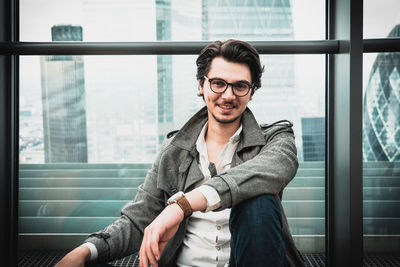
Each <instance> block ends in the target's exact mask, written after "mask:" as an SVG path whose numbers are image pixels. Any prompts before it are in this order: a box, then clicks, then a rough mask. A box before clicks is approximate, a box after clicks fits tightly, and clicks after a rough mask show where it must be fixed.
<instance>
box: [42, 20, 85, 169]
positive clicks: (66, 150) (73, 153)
mask: <svg viewBox="0 0 400 267" xmlns="http://www.w3.org/2000/svg"><path fill="white" fill-rule="evenodd" d="M51 33H52V40H53V41H82V27H80V26H71V25H58V26H53V27H52V29H51ZM41 74H42V77H41V80H42V107H43V132H44V133H43V135H44V136H43V140H44V150H45V153H44V156H45V162H46V163H67V162H87V161H88V152H87V151H88V149H87V134H86V104H85V79H84V64H83V59H82V57H81V56H47V57H42V58H41Z"/></svg>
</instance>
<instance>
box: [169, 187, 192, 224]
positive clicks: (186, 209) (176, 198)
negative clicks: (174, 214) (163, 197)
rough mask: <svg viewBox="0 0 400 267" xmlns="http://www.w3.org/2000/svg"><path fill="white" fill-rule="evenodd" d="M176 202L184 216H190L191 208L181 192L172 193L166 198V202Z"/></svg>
mask: <svg viewBox="0 0 400 267" xmlns="http://www.w3.org/2000/svg"><path fill="white" fill-rule="evenodd" d="M174 203H176V204H178V205H179V207H181V209H182V210H183V213H184V216H185V218H187V217H190V215H192V213H193V210H192V207H191V206H190V203H189V201H188V200H187V199H186V197H185V194H184V193H183V192H178V193H176V194H174V195H172V196H171V197H170V198H169V199H168V200H167V204H168V205H171V204H174Z"/></svg>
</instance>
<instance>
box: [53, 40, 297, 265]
mask: <svg viewBox="0 0 400 267" xmlns="http://www.w3.org/2000/svg"><path fill="white" fill-rule="evenodd" d="M196 63H197V79H198V81H199V95H200V96H202V97H203V99H204V101H205V103H206V107H204V108H203V109H201V110H200V111H199V112H198V113H196V114H195V115H194V116H193V117H192V118H191V119H190V120H189V121H188V122H187V123H186V124H185V125H184V126H183V127H182V129H180V130H179V132H177V133H175V132H174V133H171V134H169V135H168V139H167V141H166V142H165V143H164V145H163V147H162V149H161V150H160V152H159V153H158V155H157V158H156V160H155V162H154V164H153V166H152V169H151V170H150V171H149V172H148V174H147V176H146V179H145V181H144V184H143V185H141V186H140V187H139V188H138V193H137V195H136V198H135V200H134V201H133V202H132V203H129V204H127V205H126V206H125V207H124V208H123V209H122V211H121V214H122V215H121V217H120V218H119V219H118V220H116V221H115V222H114V223H113V224H111V225H110V226H108V227H107V228H106V229H105V230H103V231H100V232H97V233H94V234H92V235H90V236H89V238H88V239H87V240H86V243H85V244H84V245H82V246H80V247H78V248H76V249H74V250H73V251H72V252H70V253H69V254H67V255H66V256H65V257H64V259H63V260H62V261H61V262H60V263H59V264H58V266H83V265H84V262H85V261H88V260H97V261H100V262H101V261H102V262H107V261H111V260H114V259H117V258H121V257H123V256H126V255H130V254H132V253H134V252H137V251H139V258H140V266H143V267H147V266H149V265H150V264H151V265H152V266H228V264H229V266H303V264H304V263H303V261H302V258H301V255H300V253H299V252H298V251H297V249H296V247H295V245H294V243H293V240H292V237H291V234H290V232H289V227H288V224H287V220H286V217H285V215H284V212H283V208H282V205H281V197H282V192H283V189H284V188H285V186H286V185H287V184H288V183H289V182H290V181H291V180H292V179H293V177H294V176H295V174H296V171H297V168H298V162H297V156H296V147H295V142H294V135H293V131H292V129H291V126H292V125H291V124H290V123H282V122H281V123H275V124H272V125H268V126H263V127H261V128H260V126H259V125H258V124H257V122H256V120H255V118H254V116H253V114H252V113H251V111H250V110H249V109H248V108H247V104H248V102H249V101H250V100H251V98H252V97H253V94H254V92H255V90H257V89H258V88H260V87H261V74H262V72H263V67H262V66H261V63H260V59H259V55H258V53H257V51H256V49H255V48H254V47H252V46H251V45H249V44H248V43H246V42H242V41H237V40H228V41H225V42H219V41H217V42H214V43H211V44H210V45H208V46H206V47H205V48H204V49H203V50H202V51H201V52H200V55H199V57H198V58H197V61H196ZM183 192H185V193H183Z"/></svg>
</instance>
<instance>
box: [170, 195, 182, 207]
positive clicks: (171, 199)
mask: <svg viewBox="0 0 400 267" xmlns="http://www.w3.org/2000/svg"><path fill="white" fill-rule="evenodd" d="M182 195H183V192H178V193H176V194H175V195H172V196H171V197H170V198H169V199H168V201H167V204H168V205H169V204H172V203H175V202H176V201H177V200H178V198H180V197H181V196H182Z"/></svg>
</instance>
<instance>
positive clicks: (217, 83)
mask: <svg viewBox="0 0 400 267" xmlns="http://www.w3.org/2000/svg"><path fill="white" fill-rule="evenodd" d="M212 85H214V86H216V87H221V88H222V87H225V86H226V83H225V82H224V81H219V80H216V81H213V82H212Z"/></svg>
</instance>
